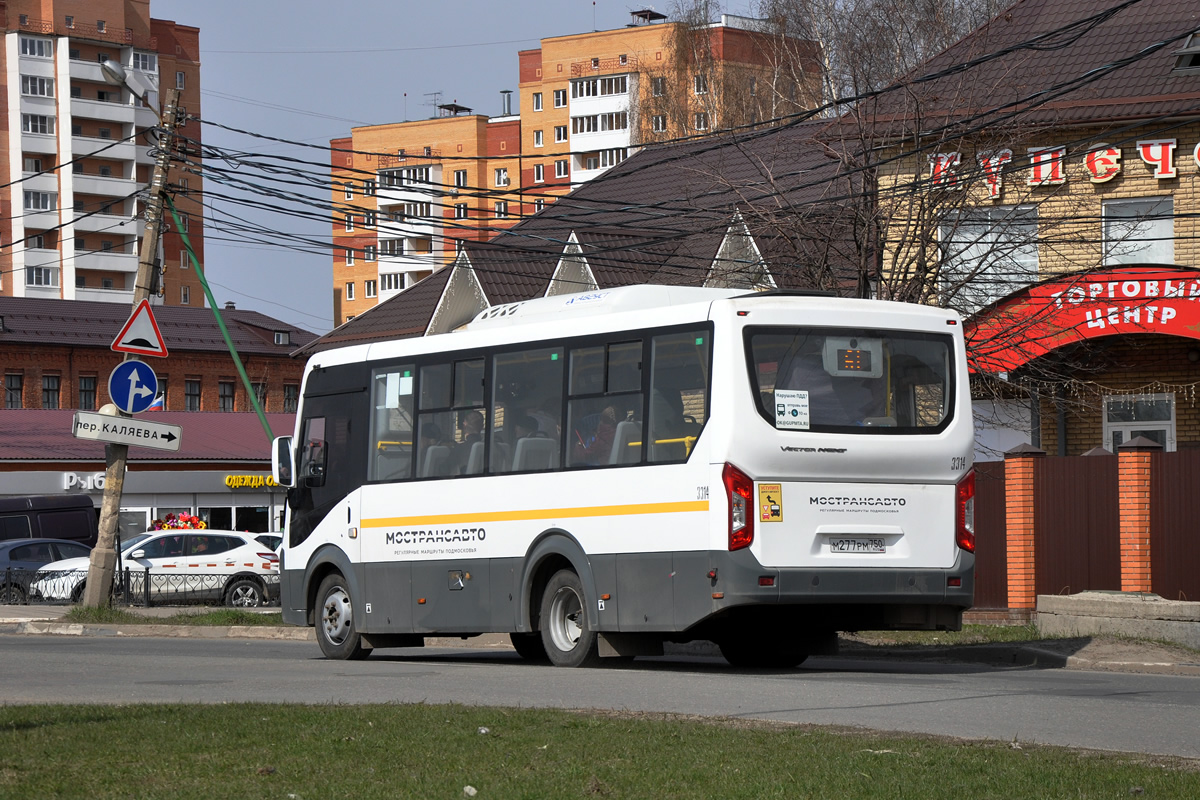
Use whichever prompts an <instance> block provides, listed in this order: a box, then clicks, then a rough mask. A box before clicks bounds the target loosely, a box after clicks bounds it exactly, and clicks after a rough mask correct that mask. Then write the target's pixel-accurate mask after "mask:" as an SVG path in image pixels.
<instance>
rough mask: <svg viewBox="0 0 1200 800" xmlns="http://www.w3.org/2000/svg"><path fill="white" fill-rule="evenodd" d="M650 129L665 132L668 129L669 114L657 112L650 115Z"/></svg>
mask: <svg viewBox="0 0 1200 800" xmlns="http://www.w3.org/2000/svg"><path fill="white" fill-rule="evenodd" d="M650 130H652V131H654V132H655V133H665V132H666V130H667V115H666V114H655V115H654V116H652V117H650Z"/></svg>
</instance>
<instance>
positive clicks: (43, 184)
mask: <svg viewBox="0 0 1200 800" xmlns="http://www.w3.org/2000/svg"><path fill="white" fill-rule="evenodd" d="M23 174H24V177H23V178H22V179H21V186H20V188H21V191H24V192H49V193H50V194H55V195H56V194H58V175H57V173H54V172H49V173H46V172H43V173H41V174H37V173H33V172H26V173H23Z"/></svg>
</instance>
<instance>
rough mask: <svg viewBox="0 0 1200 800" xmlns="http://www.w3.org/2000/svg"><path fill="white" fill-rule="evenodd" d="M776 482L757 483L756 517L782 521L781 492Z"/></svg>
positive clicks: (764, 519)
mask: <svg viewBox="0 0 1200 800" xmlns="http://www.w3.org/2000/svg"><path fill="white" fill-rule="evenodd" d="M782 488H783V487H782V486H781V485H780V484H778V483H760V484H759V485H758V518H759V519H760V520H762V521H763V522H783V492H782V491H781V490H782Z"/></svg>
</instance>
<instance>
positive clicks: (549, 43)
mask: <svg viewBox="0 0 1200 800" xmlns="http://www.w3.org/2000/svg"><path fill="white" fill-rule="evenodd" d="M632 20H633V22H632V23H631V24H630V25H629V26H627V27H624V28H618V29H615V30H608V31H594V32H589V33H581V34H572V35H566V36H556V37H552V38H548V39H543V40H542V43H541V44H542V46H541V47H540V48H537V49H532V50H523V51H520V52H519V53H518V54H517V58H518V68H519V80H518V89H517V92H516V94H517V108H516V109H513V107H512V97H511V94H512V93H510V92H505V93H503V96H502V98H501V101H500V103H499V110H500V113H499V114H498V115H495V116H488V115H484V114H477V113H471V112H472V109H469V108H465V107H462V106H459V105H457V104H453V103H451V104H444V105H441V106H439V107H438V114H439V116H436V117H434V118H432V119H427V120H415V121H406V122H397V123H391V124H386V125H371V126H364V127H359V128H354V129H352V130H351V134H350V136H348V137H344V138H339V139H334V140H333V141H332V142H331V145H332V147H333V148H334V152H333V155H332V164H331V174H332V180H333V183H334V187H333V194H332V198H331V200H332V208H333V300H334V323H335V324H338V325H340V324H342V323H344V322H346V321H347V320H348V319H350V318H353V317H354V316H356V315H358V314H361V313H363V312H364V311H366V310H368V309H369V308H371V307H373V306H375V305H376V304H378V303H380V302H382V301H384V300H387V299H389V298H390V297H392V296H394V295H395V294H397V293H399V292H400V291H402V290H404V289H406V288H408V287H410V286H412V285H413V284H415V283H416V282H417V281H419V280H421V279H422V278H425V277H427V276H428V275H430V274H431V273H432V272H433V271H435V270H437V269H440V268H442V267H444V266H447V265H449V264H451V263H453V261H454V258H455V256H456V254H457V253H458V252H459V251H460V250H461V248H462V243H464V242H478V241H486V240H487V239H489V238H491V237H492V236H493V235H494V234H495V233H498V232H500V231H502V230H506V229H508V228H510V227H512V226H513V225H515V224H516V223H517V222H519V221H520V220H521V219H524V218H526V217H528V216H531V215H533V214H536V213H537V212H538V211H540V210H541V209H542V208H544V207H545V205H546V204H547V203H551V202H553V201H554V200H555V199H556V198H557V197H560V196H562V195H565V194H567V193H568V192H570V191H571V190H572V189H573V188H575V187H578V186H580V185H581V184H584V183H586V182H588V181H591V180H594V179H596V178H598V177H599V176H601V175H603V174H604V173H605V172H607V171H608V170H609V169H611V168H613V167H614V166H616V165H618V164H620V163H621V162H622V161H624V160H625V159H626V158H627V157H628V156H629V154H630V152H631V151H632V150H635V149H636V148H637V147H639V146H644V145H647V144H652V143H656V142H666V141H672V140H678V139H681V138H688V137H695V136H708V135H713V134H714V132H716V131H719V130H720V129H723V128H730V127H736V126H741V125H753V124H761V123H766V122H768V121H771V120H774V119H777V118H780V117H786V116H787V115H789V114H794V113H796V112H798V111H801V110H803V109H806V108H812V107H814V106H815V105H817V103H818V102H819V85H820V84H819V80H818V79H817V77H816V75H817V73H816V60H815V58H814V57H813V56H814V52H815V50H814V48H813V46H812V45H811V43H802V42H794V41H791V42H784V43H783V44H787V45H790V46H788V47H783V46H781V42H780V40H779V39H778V37H772V36H771V35H770V34H768V33H764V32H762V31H761V30H760V29H759V27H760V23H759V21H758V20H751V19H746V18H743V17H734V16H731V15H723V16H722V18H721V20H719V21H717V22H713V23H711V24H709V25H705V26H699V27H696V26H690V27H689V26H685V25H684V24H683V23H677V22H672V21H670V20H668V19H667V18H666V17H665V16H664V15H662V14H659V13H657V12H654V11H650V10H643V11H635V12H632Z"/></svg>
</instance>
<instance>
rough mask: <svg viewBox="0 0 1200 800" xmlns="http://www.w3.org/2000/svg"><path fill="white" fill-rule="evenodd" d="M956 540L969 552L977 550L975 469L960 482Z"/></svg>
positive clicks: (956, 507)
mask: <svg viewBox="0 0 1200 800" xmlns="http://www.w3.org/2000/svg"><path fill="white" fill-rule="evenodd" d="M956 495H957V502H956V503H955V504H954V507H955V515H954V516H955V524H954V541H955V542H957V543H958V546H959V547H961V548H962V549H963V550H966V551H967V552H968V553H974V552H975V470H971V471H970V472H968V473H967V474H966V475H964V476H963V478H962V480H960V481H959V482H958V487H957V491H956Z"/></svg>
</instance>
